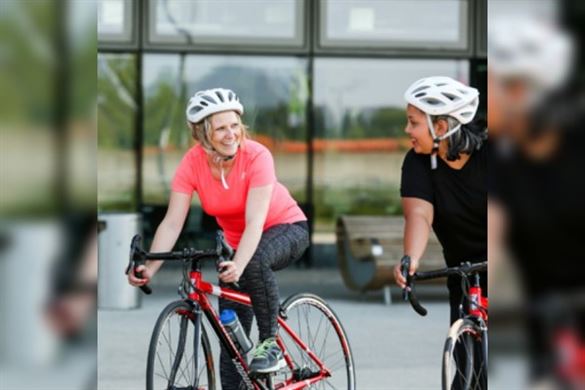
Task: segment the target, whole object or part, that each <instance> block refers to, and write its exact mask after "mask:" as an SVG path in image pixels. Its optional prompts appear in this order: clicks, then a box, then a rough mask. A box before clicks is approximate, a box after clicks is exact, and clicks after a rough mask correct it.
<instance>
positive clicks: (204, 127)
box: [187, 111, 250, 152]
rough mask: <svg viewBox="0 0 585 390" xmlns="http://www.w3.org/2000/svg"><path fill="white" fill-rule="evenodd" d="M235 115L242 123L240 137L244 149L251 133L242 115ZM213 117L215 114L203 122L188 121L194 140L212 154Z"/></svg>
mask: <svg viewBox="0 0 585 390" xmlns="http://www.w3.org/2000/svg"><path fill="white" fill-rule="evenodd" d="M234 113H235V114H236V116H237V117H238V122H239V123H240V130H241V132H242V135H241V137H240V147H242V148H243V147H244V144H245V141H246V140H247V139H249V138H250V133H249V131H248V126H246V125H245V124H244V123H243V122H242V118H241V117H240V114H238V113H237V112H235V111H234ZM213 115H214V114H212V115H209V116H206V117H205V118H204V119H203V120H201V121H200V122H197V123H193V122H189V121H187V125H188V126H189V128H190V129H191V136H192V137H193V139H194V140H195V141H196V142H199V144H200V145H201V146H202V147H203V148H204V149H205V150H207V151H209V152H212V151H213V150H214V149H213V146H212V145H211V142H210V139H211V135H212V134H213V128H212V126H211V117H212V116H213Z"/></svg>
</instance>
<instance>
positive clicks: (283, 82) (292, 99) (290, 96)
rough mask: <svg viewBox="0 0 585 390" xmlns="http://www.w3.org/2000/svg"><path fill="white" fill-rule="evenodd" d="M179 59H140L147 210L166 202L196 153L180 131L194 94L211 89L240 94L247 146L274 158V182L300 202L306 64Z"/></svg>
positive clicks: (287, 59) (261, 59)
mask: <svg viewBox="0 0 585 390" xmlns="http://www.w3.org/2000/svg"><path fill="white" fill-rule="evenodd" d="M182 58H184V63H182ZM182 58H181V57H180V56H179V55H155V54H153V55H146V56H145V58H144V89H145V96H144V98H145V105H146V106H145V118H144V126H145V134H144V163H143V178H144V188H143V190H144V200H145V203H150V204H152V203H155V204H164V203H166V202H167V199H168V193H169V188H170V181H171V179H172V177H173V175H174V173H175V169H176V167H177V165H178V163H179V161H180V159H181V158H182V156H183V155H184V154H185V152H186V151H187V149H188V148H189V147H190V146H192V145H193V140H192V139H191V134H190V131H189V129H188V128H187V126H186V124H185V105H186V103H187V99H188V97H190V96H191V95H192V94H194V93H195V92H196V91H198V90H201V89H208V88H215V87H223V88H229V89H232V90H234V91H235V92H236V93H237V94H238V96H239V97H240V100H241V101H242V103H243V104H244V108H245V114H244V118H243V119H244V123H245V124H247V125H248V126H249V127H250V131H251V134H252V138H253V139H255V140H257V141H259V142H261V143H262V144H264V145H266V146H267V147H268V148H269V149H270V150H271V152H272V154H273V156H274V160H275V164H276V173H277V176H278V179H279V181H280V182H281V183H283V184H284V185H285V186H286V187H287V188H288V189H289V191H290V192H291V193H292V194H293V196H294V197H295V198H296V200H297V201H299V202H303V201H304V200H305V199H306V196H305V191H306V171H307V154H306V150H307V145H306V134H307V133H306V118H305V106H306V101H307V95H308V92H307V76H306V68H307V64H306V60H304V59H299V58H293V57H258V56H254V57H243V56H212V55H192V56H186V57H182ZM182 67H184V71H183V70H182ZM179 75H185V76H184V77H185V78H184V79H183V78H180V77H179Z"/></svg>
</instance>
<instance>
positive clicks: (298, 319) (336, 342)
mask: <svg viewBox="0 0 585 390" xmlns="http://www.w3.org/2000/svg"><path fill="white" fill-rule="evenodd" d="M140 241H141V238H140V236H135V237H134V238H133V239H132V243H131V250H130V263H129V264H128V268H127V270H126V273H128V272H129V271H130V270H131V269H135V268H136V267H137V266H139V265H141V264H144V262H145V261H146V260H177V261H181V262H183V280H182V283H181V285H180V287H179V294H180V295H181V297H182V299H179V300H177V301H174V302H172V303H170V304H169V305H168V306H167V307H166V308H165V309H163V311H162V312H161V313H160V315H159V317H158V320H157V321H156V325H155V327H154V330H153V333H152V338H151V341H150V347H149V351H148V363H147V370H146V371H147V373H146V388H147V390H155V389H156V390H159V389H167V390H203V389H217V388H218V387H219V386H218V385H217V382H218V380H217V378H216V370H215V362H216V361H218V360H219V359H216V357H218V356H219V348H217V345H218V344H215V346H216V348H213V344H212V343H211V342H210V335H211V336H215V337H216V338H217V341H218V343H219V344H221V345H222V346H223V347H224V348H225V349H226V350H227V351H228V353H229V355H230V357H231V359H232V361H233V363H234V365H235V366H236V369H237V370H238V372H239V373H240V375H241V376H242V378H243V383H244V388H246V389H250V390H267V389H280V390H296V389H349V390H354V389H355V370H354V364H353V356H352V353H351V348H350V346H349V341H348V339H347V336H346V334H345V331H344V329H343V326H342V325H341V322H340V321H339V319H338V317H337V316H336V314H335V313H334V312H333V310H332V309H331V308H330V307H329V306H328V305H327V303H326V302H325V301H324V300H323V299H321V298H319V297H318V296H316V295H312V294H296V295H293V296H291V297H289V298H288V299H286V300H285V301H284V303H282V305H281V308H280V313H279V317H278V324H279V332H278V335H277V343H278V345H279V346H280V348H281V349H282V351H283V353H284V358H285V360H286V363H287V364H286V367H285V368H284V369H282V370H280V371H278V372H276V373H272V374H268V375H266V374H265V375H261V376H251V375H250V372H249V370H248V365H247V359H246V355H245V354H243V353H242V352H241V351H240V350H239V349H238V347H237V345H236V343H235V342H234V340H232V339H231V337H230V336H229V334H228V332H227V331H226V329H225V328H224V326H223V325H222V323H221V321H220V319H219V316H218V314H217V312H216V311H215V309H214V308H213V306H212V304H211V302H210V299H209V298H210V295H211V296H216V297H220V298H223V299H227V300H230V301H234V302H238V303H241V304H244V305H250V304H251V303H250V298H249V296H248V295H246V294H244V293H241V292H238V291H235V290H232V289H228V288H222V287H219V286H217V285H214V284H212V283H209V282H206V281H205V280H204V279H203V276H202V272H201V270H202V265H203V263H205V262H214V263H215V264H216V267H217V264H219V263H220V262H221V261H226V260H230V259H231V257H232V256H233V250H232V249H231V248H230V247H229V245H227V243H226V242H225V241H224V239H223V234H222V233H221V232H218V234H217V239H216V248H215V249H211V250H195V249H184V250H182V251H177V252H165V253H148V252H145V251H144V250H142V249H141V248H140ZM138 276H139V275H138ZM141 289H142V290H143V291H144V292H145V293H147V294H148V293H150V292H151V290H150V288H149V287H148V286H141Z"/></svg>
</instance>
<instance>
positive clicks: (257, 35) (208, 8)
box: [150, 0, 303, 46]
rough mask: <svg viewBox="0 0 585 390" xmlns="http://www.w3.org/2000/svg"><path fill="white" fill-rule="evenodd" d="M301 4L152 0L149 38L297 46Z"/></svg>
mask: <svg viewBox="0 0 585 390" xmlns="http://www.w3.org/2000/svg"><path fill="white" fill-rule="evenodd" d="M302 5H303V2H302V1H295V0H281V1H272V0H251V1H249V0H239V1H233V0H222V1H185V0H168V1H160V0H159V1H151V2H150V6H151V8H152V9H153V12H151V14H152V15H153V18H152V20H151V27H150V40H151V41H152V42H183V43H187V42H188V38H189V39H190V40H191V41H192V42H193V43H226V44H233V43H234V42H246V43H251V44H266V43H279V44H292V45H296V46H298V45H301V44H302V28H301V26H302V21H303V17H302ZM187 37H188V38H187Z"/></svg>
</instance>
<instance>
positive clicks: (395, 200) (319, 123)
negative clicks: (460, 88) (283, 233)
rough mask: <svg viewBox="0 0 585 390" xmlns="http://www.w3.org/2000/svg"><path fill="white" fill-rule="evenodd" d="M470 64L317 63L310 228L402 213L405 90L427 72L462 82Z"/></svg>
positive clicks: (328, 229)
mask: <svg viewBox="0 0 585 390" xmlns="http://www.w3.org/2000/svg"><path fill="white" fill-rule="evenodd" d="M468 67H469V64H468V62H467V61H457V60H398V59H394V60H385V59H380V60H377V59H338V58H335V59H333V58H318V59H316V61H315V91H314V93H315V96H314V104H315V116H316V129H315V140H314V150H315V161H314V203H315V214H316V220H315V223H316V226H315V230H316V231H320V232H326V233H327V232H329V233H330V232H333V230H334V222H335V220H336V218H337V217H338V216H339V215H342V214H356V215H357V214H359V215H394V214H399V213H400V212H401V207H400V195H399V184H400V171H401V169H400V167H401V165H402V160H403V157H404V154H405V152H406V151H407V150H408V149H409V148H410V145H409V140H408V138H406V137H405V135H404V126H405V123H406V117H405V102H404V99H403V94H404V91H405V90H406V88H407V87H408V86H409V85H410V84H411V83H412V82H413V81H415V80H417V79H419V78H422V77H425V76H431V75H444V76H450V77H453V78H456V79H458V80H461V81H462V82H465V83H467V82H468V79H469V75H468V73H469V70H468Z"/></svg>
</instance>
